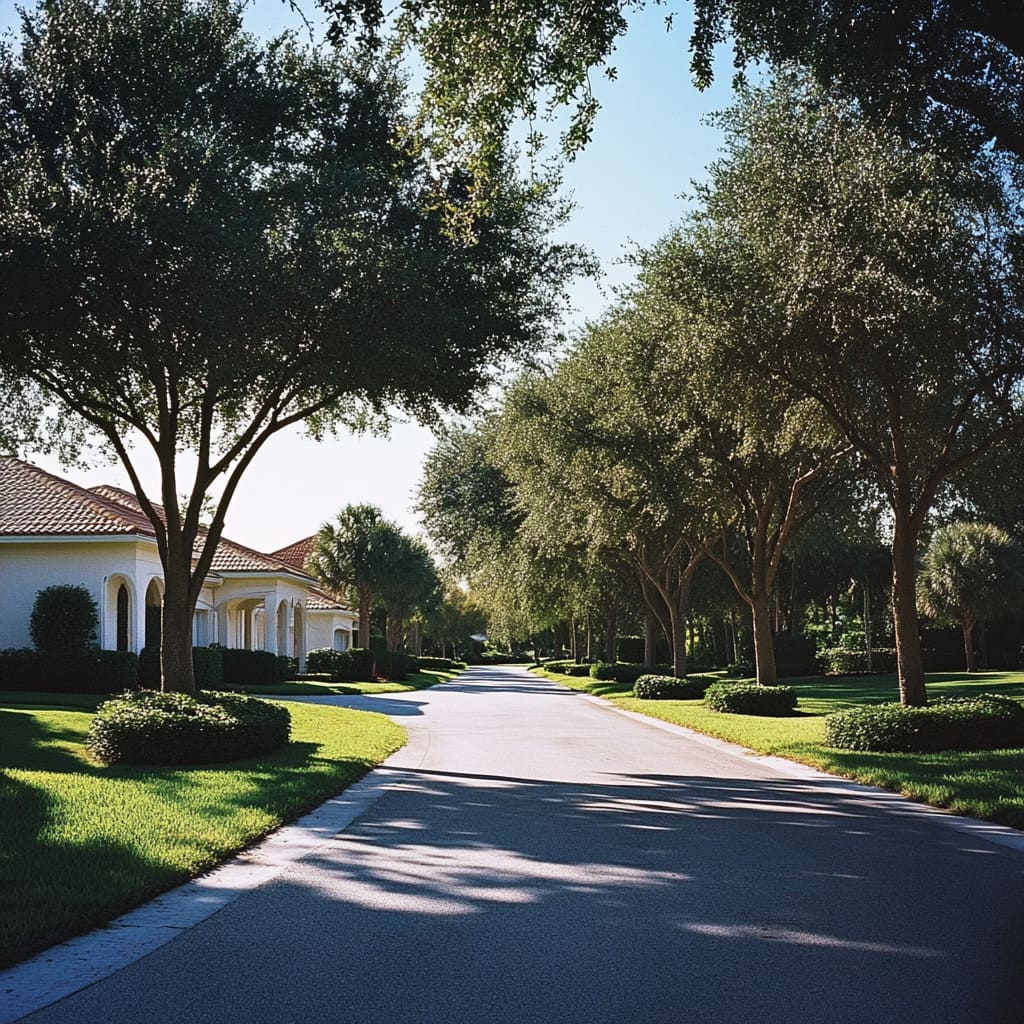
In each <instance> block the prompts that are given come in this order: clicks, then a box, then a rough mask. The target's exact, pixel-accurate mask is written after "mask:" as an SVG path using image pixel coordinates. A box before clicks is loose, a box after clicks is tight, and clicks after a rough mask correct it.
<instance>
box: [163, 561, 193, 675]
mask: <svg viewBox="0 0 1024 1024" xmlns="http://www.w3.org/2000/svg"><path fill="white" fill-rule="evenodd" d="M167 561H168V565H167V567H166V569H165V570H164V599H163V612H162V617H161V629H160V685H161V688H162V689H163V690H165V691H173V692H176V693H195V692H196V677H195V670H194V669H193V667H192V609H193V607H194V602H193V601H191V599H190V595H189V590H190V587H191V582H192V581H191V569H190V567H189V566H185V565H182V564H180V563H179V562H178V560H177V559H172V558H168V560H167Z"/></svg>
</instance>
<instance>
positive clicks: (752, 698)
mask: <svg viewBox="0 0 1024 1024" xmlns="http://www.w3.org/2000/svg"><path fill="white" fill-rule="evenodd" d="M704 703H705V704H706V705H707V706H708V707H709V708H710V709H711V710H712V711H724V712H728V713H730V714H733V715H765V716H768V717H781V716H784V715H788V714H791V713H792V712H793V711H794V709H795V708H796V692H795V691H794V690H793V688H792V687H791V686H758V685H757V683H715V684H714V685H713V686H709V687H708V691H707V693H706V694H705V695H704Z"/></svg>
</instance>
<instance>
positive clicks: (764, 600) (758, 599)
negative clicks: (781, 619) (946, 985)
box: [750, 590, 778, 686]
mask: <svg viewBox="0 0 1024 1024" xmlns="http://www.w3.org/2000/svg"><path fill="white" fill-rule="evenodd" d="M750 596H751V603H750V610H751V613H752V615H753V620H754V667H755V670H756V673H757V682H758V685H760V686H774V685H775V684H776V683H777V682H778V678H777V677H776V674H775V644H774V643H773V642H772V609H771V598H770V596H769V595H768V593H767V592H766V591H763V590H759V591H756V592H754V593H753V594H751V595H750Z"/></svg>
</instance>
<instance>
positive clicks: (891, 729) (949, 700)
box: [825, 693, 1024, 752]
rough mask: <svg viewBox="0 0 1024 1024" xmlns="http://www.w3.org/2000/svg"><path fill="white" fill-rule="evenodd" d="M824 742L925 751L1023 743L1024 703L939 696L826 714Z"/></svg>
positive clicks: (999, 698) (844, 746)
mask: <svg viewBox="0 0 1024 1024" xmlns="http://www.w3.org/2000/svg"><path fill="white" fill-rule="evenodd" d="M825 743H826V745H827V746H830V747H837V748H840V749H843V750H868V751H891V752H895V751H902V752H925V751H938V750H997V749H1003V748H1013V747H1024V707H1022V706H1021V705H1020V703H1018V702H1017V701H1015V700H1012V699H1010V698H1009V697H1002V696H998V695H995V694H987V693H982V694H977V695H974V696H969V697H939V698H938V699H936V700H935V701H934V702H933V703H931V704H929V705H928V706H927V707H922V708H916V707H906V706H904V705H902V704H878V705H875V706H872V707H861V708H853V709H851V710H848V711H837V712H835V713H834V714H831V715H828V716H827V717H826V719H825Z"/></svg>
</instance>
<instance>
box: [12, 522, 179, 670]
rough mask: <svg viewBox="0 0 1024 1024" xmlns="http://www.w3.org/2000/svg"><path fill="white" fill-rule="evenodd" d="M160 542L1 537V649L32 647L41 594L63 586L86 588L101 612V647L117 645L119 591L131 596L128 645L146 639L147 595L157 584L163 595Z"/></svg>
mask: <svg viewBox="0 0 1024 1024" xmlns="http://www.w3.org/2000/svg"><path fill="white" fill-rule="evenodd" d="M162 578H163V571H162V569H161V566H160V556H159V554H158V552H157V549H156V544H155V543H154V542H152V541H146V540H142V539H136V538H127V539H126V538H123V537H115V538H108V537H97V538H89V539H83V538H75V539H66V538H52V539H49V538H46V539H44V538H32V539H31V540H25V541H20V540H15V539H11V538H3V539H0V648H3V647H31V646H32V638H31V636H30V634H29V619H30V617H31V615H32V605H33V604H34V603H35V599H36V594H37V593H38V592H39V591H40V590H43V589H44V588H46V587H50V586H55V585H58V584H67V585H71V586H82V587H85V589H86V590H88V591H89V593H90V594H91V595H92V597H93V600H94V601H95V602H96V605H97V607H98V609H99V619H100V628H99V637H98V639H99V643H100V646H101V647H103V648H105V649H108V650H112V649H114V648H115V647H116V644H117V606H116V600H117V587H118V586H119V585H120V583H122V582H123V583H124V584H125V586H126V587H127V588H128V593H129V635H128V647H129V649H130V650H133V651H139V650H140V649H141V648H142V646H143V643H144V639H145V604H146V592H147V589H148V588H149V584H150V582H151V581H152V580H154V579H155V580H157V581H158V589H159V590H160V591H161V592H162Z"/></svg>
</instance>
